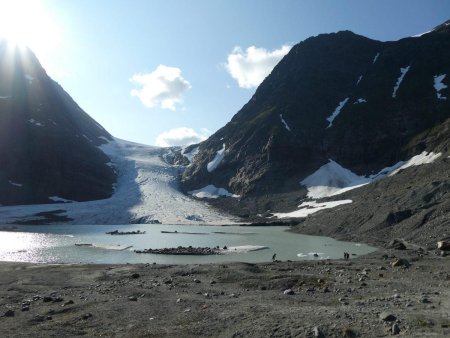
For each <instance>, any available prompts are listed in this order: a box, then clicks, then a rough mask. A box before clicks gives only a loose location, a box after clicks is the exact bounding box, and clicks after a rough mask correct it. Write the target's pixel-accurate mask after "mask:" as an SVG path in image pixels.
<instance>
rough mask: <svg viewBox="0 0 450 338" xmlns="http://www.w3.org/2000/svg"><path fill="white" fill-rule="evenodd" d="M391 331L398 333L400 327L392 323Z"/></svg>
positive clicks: (394, 333)
mask: <svg viewBox="0 0 450 338" xmlns="http://www.w3.org/2000/svg"><path fill="white" fill-rule="evenodd" d="M391 333H392V334H393V335H396V334H399V333H400V327H399V326H398V324H397V323H394V324H393V325H392V327H391Z"/></svg>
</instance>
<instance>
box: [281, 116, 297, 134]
mask: <svg viewBox="0 0 450 338" xmlns="http://www.w3.org/2000/svg"><path fill="white" fill-rule="evenodd" d="M280 120H281V123H283V125H284V128H286V130H287V131H289V132H291V133H292V134H294V133H293V132H292V130H291V128H289V125H288V124H287V123H286V121H285V120H284V119H283V115H282V114H280ZM294 135H295V134H294Z"/></svg>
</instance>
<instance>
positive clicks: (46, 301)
mask: <svg viewBox="0 0 450 338" xmlns="http://www.w3.org/2000/svg"><path fill="white" fill-rule="evenodd" d="M42 301H43V302H44V303H49V302H51V301H53V298H52V297H50V296H45V297H44V298H42Z"/></svg>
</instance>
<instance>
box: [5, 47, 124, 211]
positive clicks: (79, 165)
mask: <svg viewBox="0 0 450 338" xmlns="http://www.w3.org/2000/svg"><path fill="white" fill-rule="evenodd" d="M108 140H111V135H110V134H109V133H108V132H107V131H106V130H104V129H103V127H101V126H100V125H99V124H98V123H96V122H95V121H94V120H93V119H92V118H91V117H90V116H89V115H87V114H86V113H85V112H84V111H83V110H82V109H81V108H80V107H79V106H78V105H77V104H76V103H75V102H74V101H73V100H72V98H71V97H70V96H69V95H68V94H67V93H66V92H65V91H64V90H63V89H62V88H61V86H59V85H58V84H57V83H56V82H54V81H53V80H52V79H51V78H50V77H48V76H47V74H46V72H45V70H44V69H43V68H42V67H41V65H40V64H39V61H38V60H37V58H36V57H35V55H34V54H33V53H32V52H31V51H30V50H28V49H23V48H19V47H17V46H13V45H11V44H8V43H7V42H6V41H0V204H2V205H14V204H35V203H52V202H53V201H62V200H64V199H66V200H75V201H86V200H94V199H101V198H106V197H109V196H110V195H111V193H112V191H113V186H112V184H113V183H114V181H115V173H114V171H113V169H112V168H111V167H109V166H108V165H107V163H108V162H109V158H108V157H107V156H106V155H105V154H104V153H103V152H102V151H100V149H98V148H97V146H99V145H101V144H104V143H106V141H108Z"/></svg>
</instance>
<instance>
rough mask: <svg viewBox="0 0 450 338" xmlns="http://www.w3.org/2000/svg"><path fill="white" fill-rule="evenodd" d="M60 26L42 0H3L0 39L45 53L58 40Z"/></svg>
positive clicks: (0, 2) (0, 4)
mask: <svg viewBox="0 0 450 338" xmlns="http://www.w3.org/2000/svg"><path fill="white" fill-rule="evenodd" d="M59 33H60V30H59V27H58V26H57V25H56V23H55V21H54V20H53V18H52V17H51V15H50V11H49V9H48V8H46V6H45V3H44V2H43V1H41V0H0V39H6V40H8V42H10V43H13V44H15V45H18V46H21V47H24V46H27V47H29V48H31V49H32V50H33V51H34V52H35V53H36V54H46V53H48V52H49V51H50V50H51V49H52V48H55V46H56V45H57V44H58V40H59Z"/></svg>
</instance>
